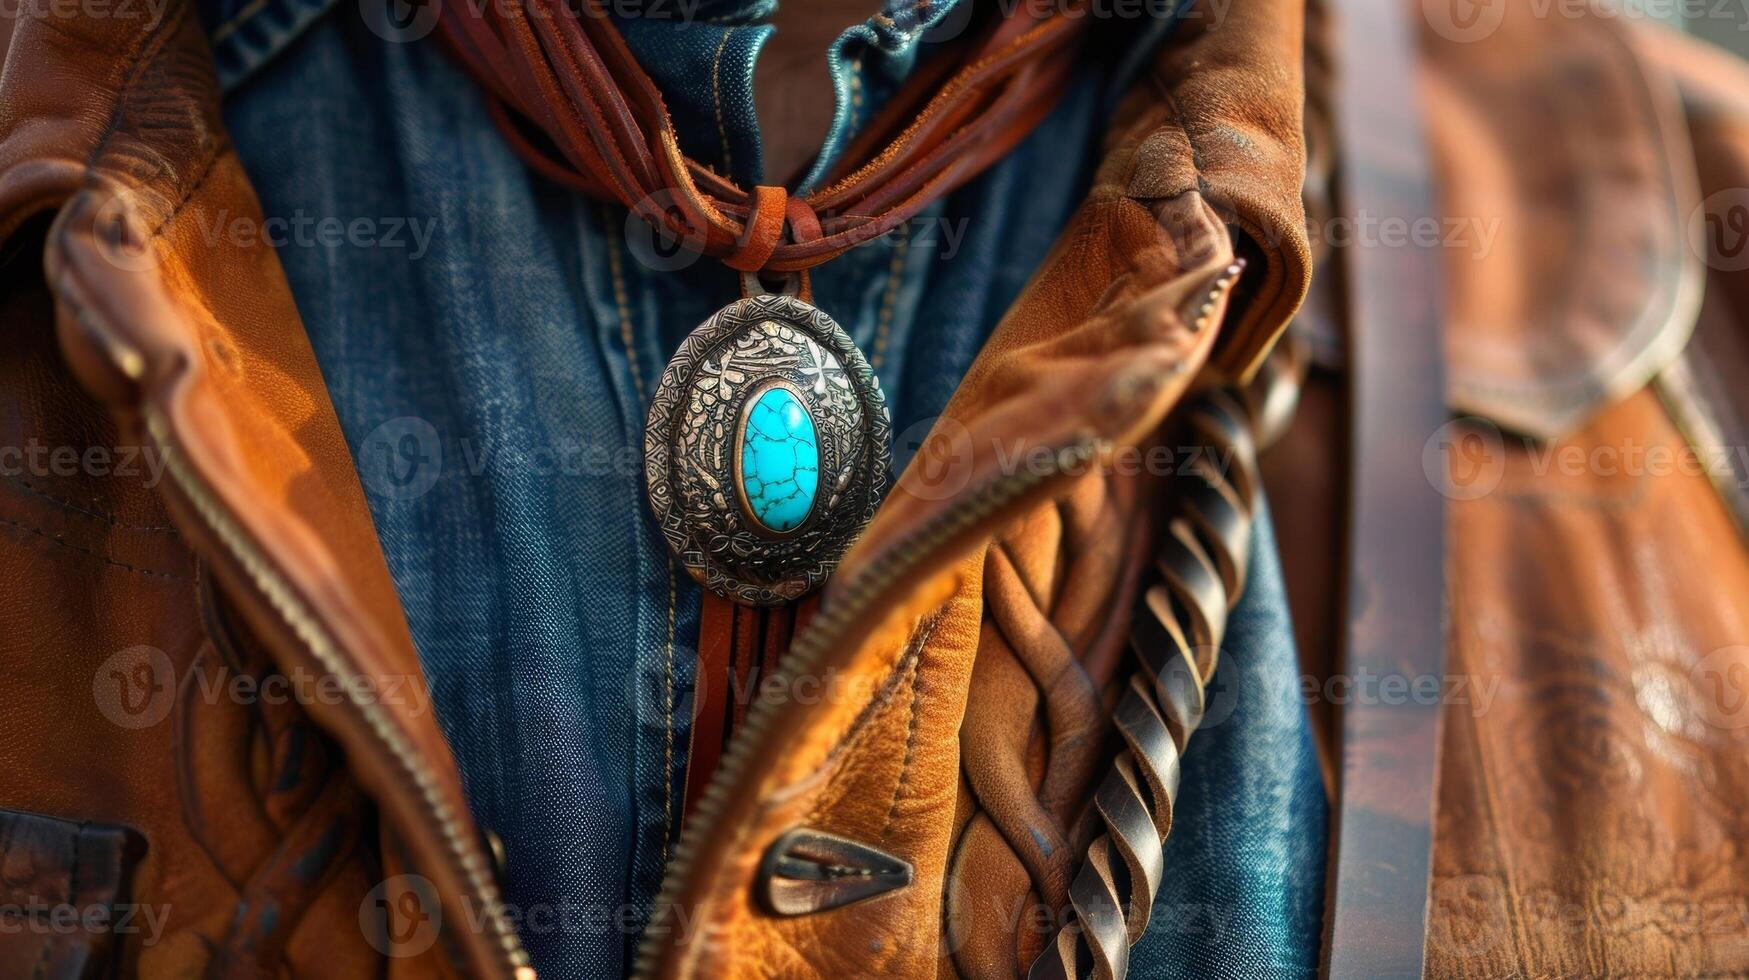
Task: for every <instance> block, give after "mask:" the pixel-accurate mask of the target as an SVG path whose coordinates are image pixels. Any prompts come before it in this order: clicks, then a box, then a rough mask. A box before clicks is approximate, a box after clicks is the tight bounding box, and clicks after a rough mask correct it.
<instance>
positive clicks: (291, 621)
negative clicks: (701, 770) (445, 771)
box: [146, 410, 528, 975]
mask: <svg viewBox="0 0 1749 980" xmlns="http://www.w3.org/2000/svg"><path fill="white" fill-rule="evenodd" d="M146 426H147V429H148V430H149V431H150V432H151V434H152V437H153V439H154V440H156V441H157V442H158V443H159V444H160V445H162V446H163V447H164V448H165V450H166V452H165V454H164V456H165V460H166V468H167V472H168V473H169V474H170V477H171V479H172V480H173V481H175V483H176V484H177V486H178V487H179V488H180V489H181V490H182V492H183V494H184V495H186V496H187V497H188V499H189V501H190V502H191V503H192V504H194V508H195V510H196V511H197V512H199V514H200V516H201V518H202V519H203V520H205V521H206V523H207V525H208V526H209V527H211V528H212V529H213V531H214V532H216V533H217V535H218V538H219V540H220V542H221V543H222V544H223V545H224V546H225V548H226V550H228V551H229V552H230V553H231V555H232V556H233V557H234V558H236V559H237V561H238V563H239V564H240V565H241V566H242V568H243V572H244V574H246V575H248V576H249V579H250V580H251V581H252V582H254V583H255V585H256V587H257V588H258V589H259V590H260V591H261V594H262V595H263V596H265V597H266V598H267V601H268V602H269V603H270V604H271V605H272V606H273V608H274V610H275V611H276V612H278V613H279V615H280V618H281V619H283V620H284V621H285V623H286V625H288V626H290V627H291V629H292V631H293V633H295V634H296V636H297V637H298V639H299V640H301V641H302V642H303V643H304V645H305V646H306V647H307V648H308V649H309V651H310V653H311V654H312V655H313V656H314V657H315V658H316V660H317V662H318V663H320V664H321V666H322V669H324V670H326V671H328V672H329V673H331V674H333V675H335V676H337V677H346V678H349V679H350V678H351V677H352V674H351V673H350V672H349V671H348V670H347V669H346V668H347V664H346V663H345V661H344V659H343V658H342V657H341V655H340V652H339V644H338V643H337V642H335V641H334V639H333V638H332V637H330V636H329V635H328V634H327V632H326V631H325V630H323V629H322V627H321V626H320V625H319V624H318V623H317V622H316V620H315V617H314V616H312V615H310V613H309V612H308V611H307V609H306V608H305V607H304V605H303V603H302V601H301V600H300V599H298V597H297V596H296V594H295V593H294V591H293V590H292V589H291V588H290V587H289V586H287V585H286V584H285V582H284V581H283V580H282V579H281V578H280V577H279V576H278V575H277V574H276V573H275V572H274V571H273V570H272V568H270V567H269V566H268V564H267V562H266V561H265V560H264V559H263V558H262V557H261V556H260V555H259V554H258V553H257V552H256V550H255V548H254V546H253V545H252V544H251V543H250V542H249V541H248V539H247V538H246V537H245V536H244V534H243V532H242V531H241V530H240V529H239V528H238V527H237V526H236V524H235V522H234V521H232V519H231V517H230V515H229V514H227V513H225V511H224V510H223V508H221V507H220V506H219V505H218V504H217V503H216V502H215V500H214V498H213V495H212V493H211V492H210V491H209V490H208V489H207V487H206V485H205V484H204V483H202V482H201V480H200V478H199V477H198V476H196V475H195V473H194V471H193V470H192V469H191V468H190V467H189V466H188V464H187V463H186V462H184V461H183V459H182V456H181V454H180V453H176V452H172V451H170V449H171V448H172V447H171V440H170V438H169V432H168V426H167V424H166V423H165V421H164V418H163V416H162V414H161V413H159V412H157V411H154V410H148V411H147V413H146ZM343 688H344V690H345V692H346V696H347V700H348V703H350V704H351V705H352V706H353V707H355V708H357V709H358V712H359V714H360V715H361V716H362V717H363V718H364V720H365V722H366V724H367V725H368V726H369V728H370V730H371V733H372V734H373V735H375V736H376V738H377V740H378V741H380V742H381V743H382V744H383V747H384V748H385V749H387V750H388V752H389V754H390V755H391V756H392V757H394V759H395V761H396V762H397V763H399V765H400V770H401V775H402V776H403V777H404V778H405V780H406V781H407V782H408V783H410V784H411V785H412V787H413V788H414V789H415V790H416V791H417V794H418V798H419V801H420V802H421V803H423V804H424V805H425V808H426V810H428V811H429V812H430V815H431V817H432V819H433V820H434V821H435V822H436V824H437V826H438V827H439V829H440V830H442V832H443V837H444V840H445V842H446V843H447V844H448V845H449V851H450V856H451V857H452V858H454V859H455V861H456V863H457V865H458V866H460V868H461V870H462V876H463V878H464V879H465V880H466V882H467V883H468V886H469V887H470V888H471V889H472V890H473V891H474V892H475V893H476V894H477V895H478V896H479V898H480V900H481V901H482V903H483V904H484V906H485V913H486V916H485V922H486V929H487V931H488V932H491V933H494V934H495V938H496V940H497V946H498V947H499V951H500V952H501V953H502V955H503V960H502V965H503V966H505V967H506V971H505V972H506V973H507V974H509V975H517V974H519V973H520V972H522V971H524V970H526V967H527V964H528V953H527V952H526V951H525V950H524V949H523V947H522V942H521V940H520V939H519V938H517V935H516V933H515V931H514V930H511V929H510V928H509V924H508V923H507V922H506V921H505V920H504V917H503V912H502V909H501V906H500V904H499V901H498V889H497V886H496V885H495V884H494V883H493V882H492V881H491V879H490V878H489V877H488V876H487V875H486V874H485V861H484V860H483V859H482V857H481V855H480V853H479V845H478V844H477V843H475V842H474V841H473V840H472V838H471V837H470V836H469V835H468V834H467V833H465V832H464V831H463V829H462V827H461V824H460V822H459V821H458V820H457V819H456V816H455V811H454V810H453V809H452V808H451V807H450V805H449V803H448V802H447V801H445V800H444V799H443V797H442V796H441V795H439V793H438V791H437V785H436V782H435V781H434V780H433V779H432V778H431V771H430V768H429V767H427V766H425V765H423V764H421V763H420V761H419V759H418V757H417V755H416V754H415V753H414V752H413V751H412V749H410V748H409V747H408V745H407V742H406V740H405V738H403V736H402V735H401V733H400V731H398V730H397V729H396V728H395V727H394V725H393V723H392V722H390V720H389V718H388V716H387V713H386V712H384V711H383V710H382V707H381V706H380V705H378V704H377V703H376V702H374V701H372V700H370V699H369V698H365V697H362V696H361V695H360V693H359V691H358V689H357V688H356V686H355V685H353V684H351V683H347V684H344V685H343Z"/></svg>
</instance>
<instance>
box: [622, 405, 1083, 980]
mask: <svg viewBox="0 0 1749 980" xmlns="http://www.w3.org/2000/svg"><path fill="white" fill-rule="evenodd" d="M1099 445H1100V441H1099V440H1098V439H1097V438H1095V437H1094V436H1091V435H1088V436H1083V437H1081V438H1080V439H1078V440H1076V441H1075V442H1072V443H1070V444H1069V445H1067V446H1064V447H1063V448H1061V449H1059V450H1057V452H1056V453H1055V454H1054V455H1053V456H1052V457H1051V465H1050V466H1049V467H1041V468H1039V469H1038V470H1032V471H1028V472H1024V473H1014V474H1009V475H1007V476H1005V477H1002V478H1000V479H996V480H992V481H990V482H989V483H987V484H985V485H984V486H983V487H982V488H980V489H978V490H977V491H975V492H974V493H972V494H971V495H969V496H968V497H967V498H965V500H963V501H962V502H961V504H960V505H959V506H957V507H954V508H952V509H950V510H947V511H945V512H943V513H941V514H938V515H936V516H935V517H933V518H931V519H930V520H929V521H928V522H927V523H926V524H924V525H923V526H922V527H921V528H918V529H917V530H916V531H915V532H913V533H912V534H911V536H910V537H908V538H907V539H906V540H905V541H904V542H903V543H901V544H899V545H897V546H895V547H894V548H893V549H892V550H890V551H888V552H887V553H886V554H884V555H882V556H880V557H879V558H877V559H875V560H874V562H873V563H871V564H870V565H869V566H868V568H867V569H866V570H865V571H864V572H863V573H862V574H861V575H859V576H857V578H856V580H855V581H854V583H852V585H851V586H850V588H849V590H848V591H846V592H845V593H843V594H842V595H836V596H834V597H833V601H832V602H831V604H830V605H828V606H826V607H825V608H823V609H822V610H821V612H820V614H819V615H817V616H815V617H814V619H813V620H812V621H811V622H810V623H809V624H808V626H807V628H806V629H804V630H803V631H802V633H801V635H800V636H798V637H797V638H796V640H795V643H794V644H793V645H792V646H791V647H790V651H789V653H787V654H786V655H785V656H784V658H783V660H782V663H781V664H780V665H779V667H778V670H777V672H776V674H775V675H774V676H775V677H776V678H777V679H778V681H779V683H778V684H777V687H778V689H780V690H781V689H785V688H787V686H788V681H789V680H790V679H791V678H792V677H793V676H794V675H795V674H796V673H798V672H805V671H807V670H809V669H811V668H813V667H814V665H815V664H816V663H817V662H818V661H819V660H820V659H821V658H822V657H823V656H824V655H825V653H826V652H827V651H829V650H832V649H835V648H836V647H838V646H839V645H840V644H841V643H842V642H843V641H844V640H845V635H844V634H845V631H846V630H847V629H848V627H849V626H850V624H851V623H853V622H855V621H856V620H857V619H858V618H860V616H861V615H862V613H864V612H865V611H867V610H868V609H869V608H870V607H871V606H872V605H873V604H874V603H875V602H876V601H878V600H880V599H881V598H883V597H885V596H886V595H887V594H888V593H889V592H890V591H891V590H892V587H893V586H894V585H895V584H897V583H898V582H899V580H900V579H901V578H902V577H904V576H905V575H907V574H909V573H910V572H911V571H912V570H914V569H915V568H916V567H917V566H918V565H919V564H920V563H921V562H922V560H923V559H924V558H925V557H927V556H928V555H929V553H930V552H931V551H932V550H934V549H935V548H937V547H938V546H939V545H941V544H942V543H943V542H945V541H947V540H949V539H951V538H952V537H954V536H955V535H958V534H960V533H962V532H964V531H965V530H966V529H967V528H969V527H971V526H972V525H974V524H976V523H977V522H979V521H981V520H983V519H984V518H985V517H988V516H989V515H991V514H993V513H995V512H997V511H999V510H1001V509H1002V508H1003V507H1006V506H1007V505H1008V504H1010V503H1012V502H1014V501H1015V500H1016V499H1018V498H1019V497H1021V496H1023V495H1025V494H1026V493H1028V492H1029V491H1032V490H1034V489H1036V488H1038V487H1039V486H1041V485H1043V484H1044V483H1045V482H1047V481H1048V480H1051V479H1053V478H1055V477H1058V476H1060V475H1062V474H1063V473H1065V472H1066V471H1068V470H1070V469H1072V468H1074V467H1078V466H1082V465H1085V464H1086V463H1087V462H1089V461H1090V460H1092V459H1093V457H1094V456H1095V454H1096V453H1097V452H1098V450H1099ZM781 710H782V706H781V703H780V702H777V701H768V700H764V699H761V700H759V701H757V702H755V703H754V705H753V707H752V708H751V709H750V710H749V711H748V712H747V719H746V721H744V722H743V723H742V727H741V730H740V731H738V732H736V733H735V735H734V736H733V738H732V739H731V741H730V744H729V748H728V751H726V752H725V753H724V754H723V759H722V762H721V763H720V764H719V765H718V766H717V771H716V772H715V773H714V774H712V776H711V780H710V783H709V785H708V786H707V787H706V788H705V792H704V796H703V798H702V799H700V800H699V802H698V808H697V810H695V811H694V812H693V815H692V817H691V818H690V820H689V821H688V825H687V832H686V833H683V834H682V835H681V839H680V843H679V844H678V845H677V846H676V847H675V849H674V854H673V856H672V857H671V858H670V859H669V861H668V870H667V872H666V873H665V874H664V876H663V879H662V888H661V890H660V891H659V892H658V893H657V895H656V905H655V907H656V913H655V915H656V918H654V919H653V920H652V921H651V923H650V926H649V928H648V929H647V930H646V931H645V934H644V939H643V941H642V942H641V943H639V945H638V955H637V959H636V961H635V965H634V967H633V973H632V975H633V976H634V977H640V978H647V977H654V976H655V971H656V966H657V964H658V962H659V960H660V959H661V956H662V952H663V947H664V945H665V942H666V940H667V938H668V934H669V931H670V928H671V926H670V924H669V921H668V916H667V915H666V914H665V912H666V911H667V910H670V909H673V908H674V907H675V903H676V901H677V900H678V897H679V893H680V890H681V888H682V887H683V885H684V882H685V881H686V879H687V877H688V876H689V875H690V874H691V872H692V863H693V861H694V859H695V855H696V853H697V851H698V842H699V839H700V837H701V836H702V835H703V834H704V833H705V832H706V831H705V829H704V828H711V829H712V830H713V831H714V830H717V829H718V828H717V827H716V823H717V817H718V816H719V815H720V814H721V812H722V810H723V807H724V806H726V805H727V803H728V800H729V796H730V794H731V793H732V792H733V791H734V789H735V788H736V787H738V786H739V785H740V783H741V781H742V774H743V773H742V771H743V770H744V769H746V767H747V765H748V761H749V759H750V758H751V757H752V755H753V746H754V745H756V744H757V743H758V742H759V741H760V736H761V735H762V734H763V733H764V731H765V729H766V728H768V727H769V726H770V725H771V722H772V719H773V718H775V717H776V715H777V713H778V712H779V711H781Z"/></svg>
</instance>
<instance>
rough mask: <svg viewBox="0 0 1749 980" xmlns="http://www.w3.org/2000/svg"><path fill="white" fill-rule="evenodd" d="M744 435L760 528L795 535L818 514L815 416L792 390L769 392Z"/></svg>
mask: <svg viewBox="0 0 1749 980" xmlns="http://www.w3.org/2000/svg"><path fill="white" fill-rule="evenodd" d="M746 426H747V427H746V428H745V429H744V430H742V432H741V472H740V474H739V475H740V478H741V492H742V494H743V495H745V497H746V498H747V506H748V509H749V510H751V511H752V512H753V517H754V518H755V519H756V520H758V521H759V523H761V524H763V525H765V526H766V527H767V528H770V529H771V530H773V531H780V532H781V531H791V530H794V529H795V528H796V527H797V526H799V525H800V524H801V523H802V522H803V521H805V520H807V519H808V512H809V511H811V510H813V509H814V490H815V488H816V487H817V486H818V485H819V482H820V441H819V435H818V434H817V433H816V432H815V431H814V419H813V416H811V415H809V414H808V410H807V408H806V407H805V406H804V405H802V403H801V401H800V400H798V399H797V398H796V396H795V393H794V392H792V391H790V390H789V389H788V388H782V387H775V388H768V389H766V391H765V392H764V393H763V394H761V395H760V396H759V399H758V400H757V401H755V402H754V403H753V407H752V408H751V409H750V410H748V412H747V423H746Z"/></svg>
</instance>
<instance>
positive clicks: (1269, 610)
mask: <svg viewBox="0 0 1749 980" xmlns="http://www.w3.org/2000/svg"><path fill="white" fill-rule="evenodd" d="M1256 527H1257V529H1256V533H1255V536H1254V537H1253V539H1252V543H1251V571H1250V576H1249V580H1248V581H1247V583H1246V586H1245V593H1244V595H1243V596H1241V597H1240V599H1239V604H1238V605H1237V606H1235V607H1234V609H1233V613H1232V616H1231V617H1230V618H1229V620H1228V623H1227V638H1226V642H1225V643H1224V644H1223V646H1222V648H1221V662H1220V664H1219V666H1218V667H1216V669H1215V676H1214V680H1213V683H1211V684H1210V686H1209V702H1208V714H1207V716H1206V717H1205V719H1204V721H1203V726H1202V728H1201V729H1199V730H1198V731H1197V733H1196V735H1195V736H1194V737H1193V738H1192V739H1191V741H1190V747H1189V751H1188V752H1186V753H1185V757H1184V771H1183V780H1182V782H1181V783H1180V784H1179V792H1178V808H1177V810H1175V811H1174V812H1173V817H1172V836H1171V837H1170V838H1168V839H1167V841H1166V876H1165V880H1164V881H1162V883H1161V885H1160V894H1159V895H1158V896H1156V898H1155V901H1154V913H1153V919H1152V920H1151V921H1150V923H1149V927H1148V931H1147V933H1146V934H1144V935H1143V936H1142V940H1141V942H1139V943H1137V944H1136V946H1135V948H1134V949H1133V950H1131V952H1130V976H1132V977H1135V978H1138V980H1167V978H1177V977H1184V978H1187V980H1192V978H1193V980H1215V978H1223V977H1233V978H1246V980H1255V978H1259V977H1301V976H1313V975H1315V974H1316V973H1317V969H1318V950H1319V946H1320V936H1321V931H1322V919H1323V907H1324V858H1325V851H1324V848H1325V841H1326V838H1325V826H1326V823H1327V821H1328V819H1329V813H1328V806H1327V805H1326V802H1325V799H1324V783H1323V779H1322V777H1321V776H1320V774H1319V771H1318V760H1317V755H1316V750H1315V749H1314V748H1313V745H1312V734H1311V728H1310V725H1309V722H1308V721H1307V718H1306V708H1305V704H1304V702H1303V701H1302V699H1301V698H1300V694H1299V676H1300V666H1299V657H1298V655H1297V654H1296V652H1295V649H1294V640H1293V630H1292V627H1291V625H1290V623H1289V622H1288V614H1287V594H1286V593H1285V592H1284V591H1283V585H1282V580H1281V566H1280V563H1279V562H1278V561H1277V560H1276V551H1275V534H1274V531H1273V529H1272V528H1271V526H1270V523H1269V515H1268V513H1267V512H1262V513H1260V514H1259V518H1258V521H1257V525H1256Z"/></svg>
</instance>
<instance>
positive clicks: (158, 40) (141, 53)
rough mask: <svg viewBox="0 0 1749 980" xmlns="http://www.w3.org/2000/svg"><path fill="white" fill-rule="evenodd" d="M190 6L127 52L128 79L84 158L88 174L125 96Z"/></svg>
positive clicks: (116, 124) (100, 155)
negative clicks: (99, 136) (101, 131)
mask: <svg viewBox="0 0 1749 980" xmlns="http://www.w3.org/2000/svg"><path fill="white" fill-rule="evenodd" d="M192 6H193V5H192V4H181V5H179V7H178V9H177V12H176V16H175V17H174V18H173V19H171V20H168V21H165V22H164V23H162V24H160V25H158V28H157V29H156V30H153V31H150V32H147V33H146V34H144V35H142V36H141V37H140V40H139V43H138V44H136V45H135V46H134V48H133V50H132V51H130V52H128V63H129V64H130V66H131V67H130V68H129V71H128V75H127V80H126V81H125V82H123V83H122V86H121V90H120V91H118V92H117V93H116V97H115V105H113V106H111V107H110V109H109V122H107V123H105V124H104V127H103V138H102V139H100V140H98V141H97V145H96V146H93V147H92V148H91V153H90V155H89V156H87V157H86V158H85V170H86V173H87V175H89V174H90V172H91V171H93V170H95V169H97V161H98V160H101V159H102V158H103V154H104V152H105V151H107V150H108V149H109V144H110V141H111V140H113V139H114V138H115V134H116V130H117V128H118V127H119V126H120V124H121V112H122V109H123V108H124V107H126V106H127V104H128V96H129V95H131V94H133V91H134V87H135V85H137V84H138V83H139V80H140V76H141V75H142V74H144V73H145V70H146V66H147V65H150V64H151V63H152V59H153V58H155V57H156V56H157V54H158V52H160V51H162V50H163V48H164V44H165V41H166V40H167V39H168V38H169V37H170V36H171V35H173V34H174V33H175V32H176V31H178V30H180V29H181V27H182V24H183V22H184V21H186V20H187V19H188V17H189V9H190V7H192Z"/></svg>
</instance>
